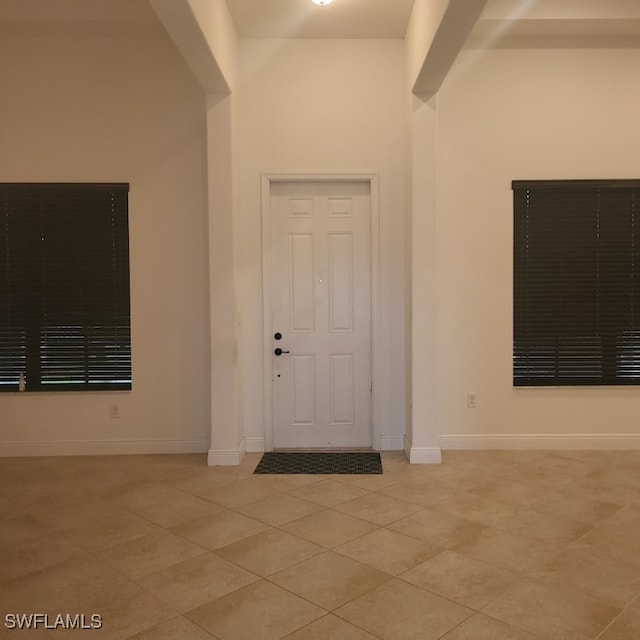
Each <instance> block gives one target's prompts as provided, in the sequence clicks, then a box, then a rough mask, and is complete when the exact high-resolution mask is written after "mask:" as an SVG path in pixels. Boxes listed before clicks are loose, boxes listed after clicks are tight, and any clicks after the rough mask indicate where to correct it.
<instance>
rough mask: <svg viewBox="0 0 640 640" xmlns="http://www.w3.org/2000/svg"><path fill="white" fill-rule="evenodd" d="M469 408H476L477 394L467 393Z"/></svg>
mask: <svg viewBox="0 0 640 640" xmlns="http://www.w3.org/2000/svg"><path fill="white" fill-rule="evenodd" d="M467 407H469V409H475V408H476V394H475V393H467Z"/></svg>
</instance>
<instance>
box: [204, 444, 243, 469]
mask: <svg viewBox="0 0 640 640" xmlns="http://www.w3.org/2000/svg"><path fill="white" fill-rule="evenodd" d="M245 453H246V442H245V439H244V438H243V439H242V442H241V443H240V446H239V447H238V448H237V449H209V455H208V456H207V465H208V466H209V467H236V466H238V465H239V464H240V463H241V462H242V458H244V454H245Z"/></svg>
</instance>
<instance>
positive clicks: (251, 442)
mask: <svg viewBox="0 0 640 640" xmlns="http://www.w3.org/2000/svg"><path fill="white" fill-rule="evenodd" d="M244 440H245V442H246V445H247V453H264V438H262V437H260V438H258V437H253V436H248V437H246V438H245V439H244Z"/></svg>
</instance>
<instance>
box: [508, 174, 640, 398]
mask: <svg viewBox="0 0 640 640" xmlns="http://www.w3.org/2000/svg"><path fill="white" fill-rule="evenodd" d="M512 187H513V192H514V274H513V275H514V282H513V287H514V298H513V300H514V318H513V333H514V336H513V338H514V342H513V380H514V385H516V386H540V385H550V386H556V385H628V384H638V383H639V382H640V208H639V207H640V180H574V181H563V180H557V181H556V180H554V181H514V182H513V183H512Z"/></svg>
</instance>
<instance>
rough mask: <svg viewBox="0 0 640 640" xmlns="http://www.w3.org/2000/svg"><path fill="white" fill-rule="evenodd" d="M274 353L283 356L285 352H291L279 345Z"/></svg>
mask: <svg viewBox="0 0 640 640" xmlns="http://www.w3.org/2000/svg"><path fill="white" fill-rule="evenodd" d="M273 353H275V354H276V355H277V356H281V355H282V354H283V353H289V352H288V351H283V350H282V349H281V348H280V347H278V348H277V349H276V350H275V351H274V352H273Z"/></svg>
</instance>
